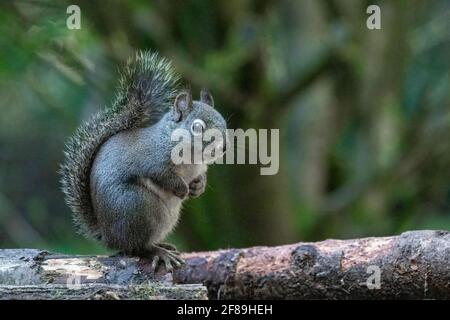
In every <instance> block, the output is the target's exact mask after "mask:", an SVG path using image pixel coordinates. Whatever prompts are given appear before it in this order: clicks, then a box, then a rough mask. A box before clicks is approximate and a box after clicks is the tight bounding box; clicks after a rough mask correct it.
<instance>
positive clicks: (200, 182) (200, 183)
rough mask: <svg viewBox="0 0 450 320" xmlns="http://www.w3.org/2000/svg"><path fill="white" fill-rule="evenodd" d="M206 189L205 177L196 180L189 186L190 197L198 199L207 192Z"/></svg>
mask: <svg viewBox="0 0 450 320" xmlns="http://www.w3.org/2000/svg"><path fill="white" fill-rule="evenodd" d="M205 187H206V179H204V178H203V176H200V177H199V178H197V179H195V180H194V181H192V182H191V183H190V184H189V196H190V197H192V198H196V197H198V196H199V195H201V194H202V193H203V192H205Z"/></svg>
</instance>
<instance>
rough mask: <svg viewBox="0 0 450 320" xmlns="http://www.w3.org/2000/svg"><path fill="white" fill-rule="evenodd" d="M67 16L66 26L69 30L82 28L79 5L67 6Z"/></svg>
mask: <svg viewBox="0 0 450 320" xmlns="http://www.w3.org/2000/svg"><path fill="white" fill-rule="evenodd" d="M66 13H67V14H70V16H68V17H67V20H66V26H67V29H69V30H80V29H81V9H80V7H79V6H77V5H75V4H72V5H70V6H68V7H67V10H66Z"/></svg>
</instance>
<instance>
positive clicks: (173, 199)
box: [141, 164, 207, 243]
mask: <svg viewBox="0 0 450 320" xmlns="http://www.w3.org/2000/svg"><path fill="white" fill-rule="evenodd" d="M206 169H207V166H206V164H201V165H181V166H178V167H177V170H176V172H177V174H178V175H179V177H180V178H182V179H183V180H184V181H185V182H186V184H188V185H189V183H190V182H191V181H193V180H194V179H195V178H197V177H198V176H199V175H201V174H203V173H204V172H206ZM141 182H142V184H143V185H144V186H145V187H146V188H147V189H149V190H150V191H151V192H153V193H154V194H156V195H158V196H159V198H160V200H161V201H162V203H163V204H164V206H165V207H166V209H167V210H166V212H165V213H166V215H162V216H161V217H159V219H158V220H160V226H159V228H158V229H159V230H158V231H159V232H158V234H155V236H154V238H153V239H151V242H153V243H154V242H159V241H162V240H163V239H164V238H165V237H166V236H167V234H168V233H169V232H170V231H172V229H173V228H174V227H175V225H176V223H177V222H178V218H179V216H180V209H181V205H182V203H183V200H181V199H180V198H178V197H177V196H175V195H174V194H173V192H172V191H169V190H164V189H163V188H161V187H160V186H158V185H157V184H155V183H154V182H153V181H152V180H151V179H150V178H141Z"/></svg>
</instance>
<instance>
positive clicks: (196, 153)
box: [171, 129, 280, 175]
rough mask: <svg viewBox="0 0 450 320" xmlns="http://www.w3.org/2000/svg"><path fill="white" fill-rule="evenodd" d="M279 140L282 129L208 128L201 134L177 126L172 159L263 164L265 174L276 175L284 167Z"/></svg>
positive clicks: (173, 137)
mask: <svg viewBox="0 0 450 320" xmlns="http://www.w3.org/2000/svg"><path fill="white" fill-rule="evenodd" d="M269 136H270V137H269ZM279 139H280V132H279V129H270V130H268V129H259V130H256V129H247V130H245V131H244V130H243V129H236V130H235V129H227V130H226V132H221V131H220V130H218V129H208V130H205V132H204V133H203V134H201V135H191V132H190V131H188V130H185V129H176V130H174V131H173V132H172V136H171V140H172V141H173V142H177V143H176V145H175V146H174V147H173V149H172V153H171V160H172V162H173V163H174V164H175V165H180V164H202V163H207V164H208V163H216V164H224V163H225V164H261V165H262V166H263V167H261V169H260V173H261V175H275V174H277V173H278V170H279V167H280V163H279V152H280V148H279ZM269 149H270V150H269ZM225 151H226V152H225Z"/></svg>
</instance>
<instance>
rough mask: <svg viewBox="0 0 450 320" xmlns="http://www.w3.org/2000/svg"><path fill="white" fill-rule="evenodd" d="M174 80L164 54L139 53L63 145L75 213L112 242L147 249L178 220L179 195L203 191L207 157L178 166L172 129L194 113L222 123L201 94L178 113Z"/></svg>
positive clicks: (89, 230)
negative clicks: (110, 98) (109, 100)
mask: <svg viewBox="0 0 450 320" xmlns="http://www.w3.org/2000/svg"><path fill="white" fill-rule="evenodd" d="M177 83H178V76H177V75H176V73H175V72H174V71H173V70H172V68H171V66H170V63H169V62H168V61H166V60H164V59H161V58H159V57H158V56H157V55H156V54H151V53H148V52H144V53H139V54H137V55H136V58H135V59H134V60H131V61H129V62H128V65H127V68H126V71H125V73H124V75H123V77H122V79H121V81H120V86H119V89H118V94H117V98H116V102H115V103H114V104H113V106H112V107H111V108H107V109H105V110H104V111H103V112H101V113H99V114H98V115H96V116H94V117H93V118H92V119H91V120H90V121H88V122H87V123H86V124H84V125H82V126H81V127H80V128H79V129H78V131H77V132H76V134H75V136H74V137H73V138H72V139H71V140H70V141H69V143H68V145H67V149H66V160H65V162H64V164H63V165H62V169H61V172H62V176H63V177H62V185H63V191H64V193H65V195H66V201H67V203H68V205H69V206H70V207H71V208H72V211H73V213H74V220H75V222H76V224H77V225H78V226H79V227H80V229H81V231H82V232H83V233H84V234H85V235H88V236H91V237H92V236H93V237H95V238H97V239H101V240H102V242H103V243H104V244H105V245H106V246H107V247H109V248H111V249H117V250H120V251H122V252H124V253H126V254H131V255H139V256H141V255H147V254H148V253H149V250H150V249H151V247H152V245H153V244H154V243H158V242H160V241H162V240H163V239H164V238H165V237H166V235H167V234H168V233H169V232H170V231H171V230H172V229H173V228H174V227H175V225H176V223H177V221H178V218H179V213H180V209H181V206H182V202H183V201H184V200H185V199H186V198H187V197H188V196H190V197H196V196H199V195H200V194H201V193H202V192H203V191H204V187H205V184H206V165H205V164H201V165H178V166H175V165H174V164H173V163H172V161H171V159H170V156H171V151H172V148H173V146H175V144H176V143H177V142H172V141H171V133H172V131H173V130H175V129H176V128H185V129H186V130H189V129H190V126H191V124H192V122H193V121H194V120H195V119H198V118H200V119H202V120H203V121H204V122H205V123H206V125H207V128H217V129H219V130H221V131H222V132H224V134H225V130H226V124H225V121H224V119H223V118H222V116H221V115H220V114H219V113H218V112H217V111H216V110H215V109H214V108H212V107H211V106H209V105H207V104H205V103H203V102H200V101H193V102H192V101H188V102H189V106H190V108H189V109H187V110H183V112H182V115H181V117H180V114H179V110H178V109H177V106H176V105H174V102H175V96H176V95H175V93H176V91H177ZM190 99H191V98H190V95H189V100H190Z"/></svg>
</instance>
